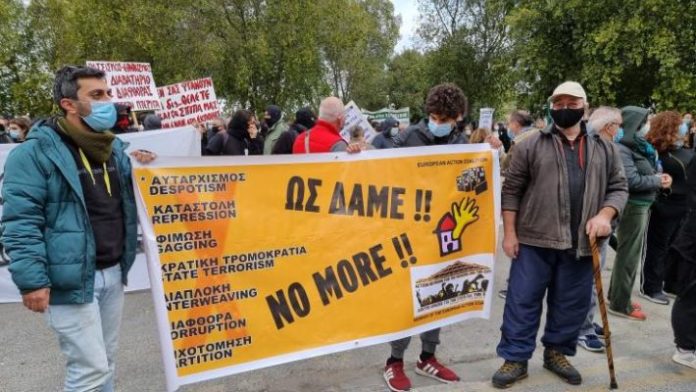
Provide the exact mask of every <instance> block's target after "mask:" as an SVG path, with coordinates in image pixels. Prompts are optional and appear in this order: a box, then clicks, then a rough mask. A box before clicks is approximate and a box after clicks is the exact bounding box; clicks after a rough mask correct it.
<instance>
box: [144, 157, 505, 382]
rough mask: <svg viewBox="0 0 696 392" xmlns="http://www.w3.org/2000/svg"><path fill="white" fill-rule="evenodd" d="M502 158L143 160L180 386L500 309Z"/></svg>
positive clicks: (157, 274)
mask: <svg viewBox="0 0 696 392" xmlns="http://www.w3.org/2000/svg"><path fill="white" fill-rule="evenodd" d="M496 155H497V154H496V153H495V152H494V151H491V150H490V149H489V147H488V146H487V145H483V144H480V145H451V146H437V147H423V148H418V149H393V150H380V151H368V152H361V153H360V154H355V155H349V154H345V153H342V154H312V155H301V156H293V157H285V156H262V157H243V158H239V157H209V158H208V159H173V158H171V159H170V158H162V159H159V160H158V161H155V162H154V163H153V164H150V165H148V166H146V167H145V166H143V167H138V168H135V169H134V182H135V184H134V186H135V187H136V191H137V193H138V195H137V196H136V199H137V201H138V208H139V214H138V215H139V218H140V222H141V225H142V226H143V230H144V239H145V250H146V254H147V257H148V268H149V272H150V278H151V286H152V293H153V299H154V303H155V310H156V314H157V319H158V328H159V336H160V342H161V347H162V351H163V359H164V364H165V372H166V378H167V385H168V389H169V390H170V391H172V390H175V389H176V388H178V387H179V386H180V385H183V384H189V383H194V382H198V381H203V380H208V379H212V378H216V377H222V376H225V375H230V374H235V373H239V372H243V371H248V370H253V369H258V368H262V367H267V366H271V365H276V364H280V363H285V362H289V361H295V360H300V359H304V358H310V357H313V356H317V355H322V354H327V353H332V352H338V351H343V350H348V349H353V348H358V347H364V346H367V345H372V344H377V343H383V342H389V341H392V340H395V339H399V338H403V337H405V336H410V335H413V334H415V333H419V332H423V331H427V330H430V329H433V328H436V327H441V326H444V325H448V324H451V323H454V322H458V321H462V320H465V319H468V318H473V317H485V318H487V317H488V316H489V314H490V308H491V300H492V288H493V276H494V259H495V258H494V253H495V249H496V244H497V242H496V236H497V233H496V228H497V221H498V216H499V202H500V201H499V190H500V189H499V175H498V167H497V162H498V159H497V156H496ZM472 344H475V343H472Z"/></svg>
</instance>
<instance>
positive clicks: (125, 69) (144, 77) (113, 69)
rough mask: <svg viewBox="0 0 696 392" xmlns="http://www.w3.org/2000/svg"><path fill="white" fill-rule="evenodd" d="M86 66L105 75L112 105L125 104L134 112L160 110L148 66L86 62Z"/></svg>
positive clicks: (153, 81) (143, 64)
mask: <svg viewBox="0 0 696 392" xmlns="http://www.w3.org/2000/svg"><path fill="white" fill-rule="evenodd" d="M87 66H88V67H92V68H96V69H99V70H102V71H104V72H105V73H106V83H107V84H108V85H109V87H110V88H111V94H113V99H112V101H113V102H114V103H122V104H126V105H128V106H130V107H131V109H132V110H133V111H134V112H137V111H145V110H160V109H161V105H160V100H159V97H157V88H156V87H155V79H154V78H153V77H152V67H150V64H148V63H126V62H111V61H87Z"/></svg>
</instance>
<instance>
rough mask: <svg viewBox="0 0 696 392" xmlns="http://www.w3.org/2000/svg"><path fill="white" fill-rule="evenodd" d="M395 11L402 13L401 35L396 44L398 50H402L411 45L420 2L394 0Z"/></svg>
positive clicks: (414, 0)
mask: <svg viewBox="0 0 696 392" xmlns="http://www.w3.org/2000/svg"><path fill="white" fill-rule="evenodd" d="M392 2H393V3H394V13H395V14H397V15H401V31H400V33H401V37H400V38H399V42H398V43H397V44H396V52H397V53H398V52H401V51H402V50H404V49H406V48H407V47H409V46H410V45H411V39H412V38H413V36H414V35H415V34H416V26H417V23H418V4H417V2H416V0H392Z"/></svg>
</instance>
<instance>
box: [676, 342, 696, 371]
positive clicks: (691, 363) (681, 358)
mask: <svg viewBox="0 0 696 392" xmlns="http://www.w3.org/2000/svg"><path fill="white" fill-rule="evenodd" d="M672 360H673V361H674V362H676V363H678V364H680V365H684V366H688V367H690V368H692V369H696V353H694V351H689V350H682V349H680V348H679V347H677V350H676V351H675V352H674V355H672Z"/></svg>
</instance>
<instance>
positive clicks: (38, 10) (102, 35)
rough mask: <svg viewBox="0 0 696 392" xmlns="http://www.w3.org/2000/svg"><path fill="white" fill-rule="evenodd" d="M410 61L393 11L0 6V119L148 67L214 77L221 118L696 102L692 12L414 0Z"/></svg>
mask: <svg viewBox="0 0 696 392" xmlns="http://www.w3.org/2000/svg"><path fill="white" fill-rule="evenodd" d="M418 3H419V10H420V12H421V17H420V26H419V29H418V34H419V37H420V44H419V50H415V49H414V50H407V51H405V52H403V53H400V54H397V55H394V53H393V52H394V46H395V44H396V41H397V39H398V34H399V25H400V20H399V18H398V17H396V16H395V15H394V6H393V4H392V2H391V1H390V0H325V1H321V2H318V1H314V0H199V1H194V2H192V1H189V0H149V1H138V0H110V1H93V0H32V1H26V0H0V20H2V21H3V23H1V24H0V42H2V44H1V45H0V113H10V114H29V115H32V116H42V115H47V114H49V113H50V111H51V110H52V103H51V82H52V74H53V72H54V71H55V70H56V69H58V68H59V67H61V66H63V65H65V64H84V62H85V61H87V60H110V61H142V62H148V63H151V64H152V67H153V73H154V76H155V80H156V83H157V85H166V84H171V83H175V82H180V81H183V80H188V79H194V78H200V77H205V76H211V77H212V78H213V80H214V82H215V88H216V92H217V94H218V96H219V97H220V98H222V99H226V100H227V102H228V103H229V104H230V106H231V107H232V108H233V109H234V108H239V107H245V108H252V109H254V110H256V111H259V112H261V111H263V109H264V108H265V106H266V105H268V104H278V105H280V106H281V107H283V108H284V109H286V112H291V111H294V110H295V109H297V108H299V107H301V106H306V105H310V106H314V107H316V106H317V105H318V103H319V100H320V99H321V98H322V97H325V96H328V95H338V96H340V97H342V98H343V99H344V100H345V101H349V100H351V99H352V100H355V101H356V102H357V103H358V105H360V106H361V107H364V108H366V109H371V110H375V109H380V108H382V107H385V106H388V105H394V106H397V107H402V106H409V107H411V109H412V112H413V113H414V114H420V111H421V110H422V106H423V101H424V99H425V96H426V94H427V91H428V89H429V88H430V87H431V86H433V85H435V84H437V83H441V82H455V83H457V84H458V85H459V86H460V87H461V88H462V89H463V90H464V92H465V93H466V94H467V96H468V97H469V100H470V104H471V114H472V116H473V117H476V116H477V111H478V108H480V107H483V106H491V107H496V108H498V109H499V110H498V114H502V113H501V108H503V107H505V108H510V107H515V106H516V107H523V108H527V109H529V110H531V111H533V112H537V113H539V112H541V110H542V107H543V105H544V103H545V101H546V99H547V97H548V96H549V94H550V93H551V91H552V90H553V88H554V87H555V86H556V85H557V84H558V83H559V82H561V81H563V80H568V79H573V80H577V81H579V82H581V83H582V84H583V85H584V86H585V88H586V90H587V92H588V95H589V98H590V102H591V104H592V105H593V106H597V105H600V104H609V105H617V106H622V105H627V104H638V105H644V106H654V107H656V108H657V109H659V110H662V109H678V110H688V109H689V108H691V109H692V110H693V108H694V107H695V106H696V78H694V75H695V74H696V46H695V45H694V43H695V42H696V0H681V1H674V0H605V1H601V2H600V1H592V2H590V1H583V0H567V1H555V0H419V1H418Z"/></svg>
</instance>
